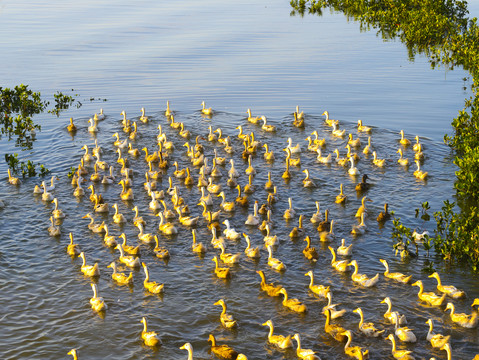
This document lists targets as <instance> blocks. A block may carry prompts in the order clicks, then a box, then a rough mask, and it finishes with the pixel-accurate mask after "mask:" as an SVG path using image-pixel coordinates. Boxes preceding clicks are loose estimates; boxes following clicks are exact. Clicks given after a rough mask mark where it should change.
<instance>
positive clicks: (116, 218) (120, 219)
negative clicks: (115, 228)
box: [112, 203, 126, 224]
mask: <svg viewBox="0 0 479 360" xmlns="http://www.w3.org/2000/svg"><path fill="white" fill-rule="evenodd" d="M112 208H113V209H115V214H114V215H113V222H114V223H115V224H123V223H126V219H125V217H124V216H123V214H120V213H119V212H118V204H116V203H115V204H113V205H112Z"/></svg>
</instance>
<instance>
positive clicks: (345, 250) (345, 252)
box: [336, 239, 353, 256]
mask: <svg viewBox="0 0 479 360" xmlns="http://www.w3.org/2000/svg"><path fill="white" fill-rule="evenodd" d="M352 253H353V244H351V245H348V246H346V239H341V245H340V246H338V248H337V249H336V254H338V255H341V256H351V255H352Z"/></svg>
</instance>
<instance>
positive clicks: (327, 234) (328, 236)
mask: <svg viewBox="0 0 479 360" xmlns="http://www.w3.org/2000/svg"><path fill="white" fill-rule="evenodd" d="M325 221H326V220H325ZM333 224H334V220H331V222H330V224H329V231H321V232H320V233H319V241H321V242H328V241H333V240H334V238H335V237H336V235H335V234H334V232H333Z"/></svg>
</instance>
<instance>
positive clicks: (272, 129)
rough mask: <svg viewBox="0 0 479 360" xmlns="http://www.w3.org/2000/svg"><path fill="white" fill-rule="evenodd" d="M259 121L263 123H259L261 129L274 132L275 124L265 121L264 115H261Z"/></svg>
mask: <svg viewBox="0 0 479 360" xmlns="http://www.w3.org/2000/svg"><path fill="white" fill-rule="evenodd" d="M261 121H263V125H261V129H263V130H264V131H267V132H275V131H276V126H274V125H270V124H267V123H266V116H264V115H263V116H261Z"/></svg>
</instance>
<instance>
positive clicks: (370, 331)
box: [353, 307, 384, 337]
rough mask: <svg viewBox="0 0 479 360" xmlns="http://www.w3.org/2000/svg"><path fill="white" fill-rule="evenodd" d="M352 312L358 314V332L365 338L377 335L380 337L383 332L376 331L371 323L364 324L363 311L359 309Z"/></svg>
mask: <svg viewBox="0 0 479 360" xmlns="http://www.w3.org/2000/svg"><path fill="white" fill-rule="evenodd" d="M353 312H355V313H357V314H359V316H360V320H359V325H358V327H359V330H360V331H361V332H362V333H363V334H364V335H366V336H372V337H378V336H379V335H381V334H382V333H383V332H384V330H379V329H376V327H375V326H374V324H373V323H372V322H367V323H365V322H364V315H363V311H362V310H361V308H359V307H358V308H356V309H354V310H353Z"/></svg>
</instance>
